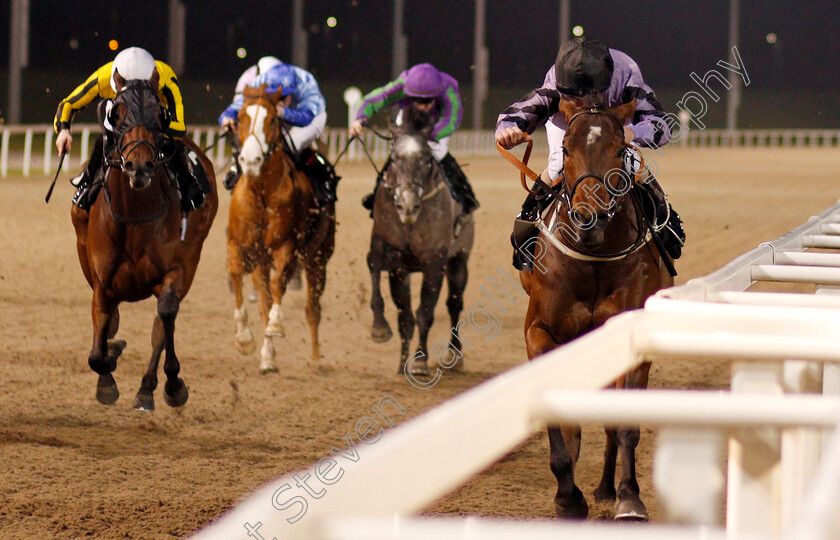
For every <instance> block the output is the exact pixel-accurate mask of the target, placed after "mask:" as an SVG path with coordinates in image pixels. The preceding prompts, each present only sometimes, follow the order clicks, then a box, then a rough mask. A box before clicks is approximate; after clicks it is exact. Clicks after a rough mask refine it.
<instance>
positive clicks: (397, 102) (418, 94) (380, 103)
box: [350, 64, 479, 214]
mask: <svg viewBox="0 0 840 540" xmlns="http://www.w3.org/2000/svg"><path fill="white" fill-rule="evenodd" d="M391 106H393V107H397V108H398V109H400V111H402V109H405V108H407V107H416V108H418V109H420V110H421V111H424V112H426V113H427V114H428V115H429V116H430V117H431V118H432V120H433V121H434V122H435V126H434V128H433V129H432V132H431V135H430V136H429V147H430V148H431V149H432V155H433V156H434V157H435V159H436V160H437V161H438V162H439V163H440V165H441V169H442V171H443V173H444V177H445V178H446V180H447V184H448V185H449V189H450V192H451V193H452V196H453V198H454V199H455V200H456V201H458V202H459V203H461V205H462V207H463V210H464V213H465V214H469V213H471V212H472V211H474V210H475V209H476V208H478V206H479V204H478V201H477V200H476V198H475V195H474V194H473V191H472V188H471V187H470V184H469V181H468V180H467V177H466V175H464V172H463V171H462V170H461V167H460V166H459V165H458V162H457V161H455V158H454V157H453V156H452V154H450V153H449V141H450V139H451V137H452V134H453V133H454V132H455V130H456V129H458V126H460V125H461V120H463V118H464V107H463V105H462V104H461V96H460V94H459V93H458V81H456V80H455V79H454V78H453V77H451V76H450V75H448V74H446V73H443V72H441V71H438V70H437V68H435V67H434V66H433V65H431V64H418V65H416V66H414V67H412V68H411V69H408V70H406V71H403V72H402V73H400V76H399V77H397V78H396V80H394V81H391V82H389V83H388V84H386V85H385V86H382V87H381V88H377V89H376V90H373V91H372V92H370V93H369V94H367V95H366V96H364V97H363V98H362V103H361V104H360V105H359V109H358V112H357V113H356V121H355V122H353V125H352V126H350V135H352V136H359V135H361V133H362V131H363V130H364V128H365V127H366V125H367V123H368V121H369V120H370V118H371V117H372V116H373V115H374V114H376V113H377V112H378V111H380V110H382V109H384V108H386V107H391ZM401 120H402V114H401V112H400V113H399V114H398V115H397V124H398V125H399V124H400V122H401ZM388 165H389V163H386V164H385V167H387V166H388ZM383 172H384V168H383ZM376 183H377V185H379V178H377V182H376ZM372 195H373V194H370V195H368V196H367V197H365V199H364V200H363V202H362V204H363V205H364V206H365V207H366V208H372V207H373V196H372Z"/></svg>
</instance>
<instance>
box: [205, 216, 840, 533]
mask: <svg viewBox="0 0 840 540" xmlns="http://www.w3.org/2000/svg"><path fill="white" fill-rule="evenodd" d="M838 224H840V204H838V205H835V206H833V207H832V208H830V209H828V210H827V211H825V212H823V213H822V214H821V215H819V216H816V217H813V218H811V220H810V221H809V222H808V223H806V224H804V225H802V226H800V227H797V228H796V229H794V230H792V231H790V232H789V233H787V234H786V235H784V236H782V237H780V238H778V239H777V240H774V241H773V242H768V243H764V244H761V245H760V246H759V247H758V248H756V249H754V250H752V251H750V252H748V253H746V254H744V255H742V256H741V257H738V258H737V259H735V260H734V261H732V262H731V263H729V264H728V265H726V266H724V267H723V268H722V269H720V270H718V271H717V272H714V273H712V274H710V275H708V276H706V277H704V278H699V279H694V280H691V281H689V282H688V283H687V284H685V285H682V286H679V287H673V288H670V289H666V290H663V291H660V292H659V293H658V294H657V295H656V296H655V297H652V298H650V299H649V300H648V302H647V303H646V306H645V308H644V309H643V310H639V311H636V312H630V313H625V314H621V315H618V316H616V317H614V318H612V319H610V320H609V321H608V322H607V323H606V324H605V325H604V326H603V327H602V328H600V329H598V330H596V331H594V332H591V333H589V334H587V335H585V336H583V337H581V338H579V339H577V340H575V341H573V342H571V343H569V344H568V345H566V346H564V347H561V348H559V349H556V350H554V351H552V352H550V353H548V354H546V355H544V356H542V357H540V358H538V359H535V360H534V361H532V362H529V363H528V364H525V365H522V366H520V367H517V368H515V369H512V370H510V371H508V372H506V373H503V374H501V375H499V376H497V377H495V378H494V379H492V380H490V381H488V382H486V383H484V384H482V385H480V386H478V387H476V388H474V389H472V390H470V391H467V392H465V393H463V394H461V395H459V396H456V397H455V398H453V399H451V400H449V401H447V402H446V403H444V404H442V405H440V406H438V407H436V408H434V409H432V410H430V411H428V412H427V413H425V414H423V415H421V416H419V417H416V418H414V419H412V420H411V421H408V422H405V423H404V424H402V425H400V426H398V427H395V428H393V429H391V430H389V431H388V432H386V433H385V434H384V435H383V436H382V439H381V440H379V441H378V442H377V443H376V444H375V445H370V446H369V445H365V444H360V445H358V446H356V447H355V450H354V452H355V453H354V454H348V455H354V456H355V457H356V459H355V460H354V461H353V463H349V462H347V461H345V460H342V461H341V466H342V467H346V468H342V476H341V477H340V482H339V481H337V480H336V481H335V482H333V484H330V485H325V487H326V488H328V489H327V490H326V491H327V493H326V494H322V495H321V496H322V498H320V499H318V500H313V499H309V504H308V505H307V507H306V508H303V506H302V504H301V503H298V504H297V506H294V505H293V504H291V503H290V504H287V505H284V503H286V502H287V500H288V499H289V498H290V497H289V496H288V493H287V494H286V495H285V496H281V495H283V493H285V492H287V491H288V489H291V486H295V485H296V484H297V485H298V486H300V485H301V484H300V483H299V482H300V481H301V479H304V478H305V477H304V476H301V475H302V474H304V475H305V474H310V477H309V478H311V477H312V475H314V476H315V477H318V478H321V476H319V474H320V473H324V471H323V470H321V469H319V468H318V467H319V466H318V465H316V466H315V467H314V468H313V467H310V468H309V469H308V473H307V471H297V472H296V473H289V474H287V475H285V476H283V477H282V478H280V479H278V480H276V481H274V482H272V483H271V484H270V485H268V486H266V487H264V488H262V489H260V490H259V491H258V492H256V493H255V494H254V495H252V496H250V497H249V498H248V499H247V500H246V501H244V502H243V503H241V504H240V505H238V506H237V507H235V508H234V509H232V510H231V511H230V512H229V513H227V514H226V515H224V516H222V517H221V518H220V519H219V520H218V521H217V522H215V523H214V524H212V525H210V526H209V527H207V528H206V529H205V530H203V531H200V532H198V533H197V535H196V536H195V537H196V538H201V539H222V538H224V539H229V538H243V539H244V538H257V539H259V538H266V539H270V538H274V537H276V538H323V539H327V538H329V539H338V538H341V539H350V538H442V537H447V538H514V537H517V538H518V537H529V538H548V537H560V535H563V534H566V535H568V536H567V537H574V538H584V539H615V540H618V539H619V538H621V539H626V538H636V537H639V538H641V537H642V535H644V538H647V539H651V540H652V539H658V538H674V539H689V538H721V539H722V538H728V539H747V538H763V539H778V538H784V539H794V538H796V539H800V538H807V539H808V540H828V539H836V538H840V512H838V511H837V509H838V508H840V430H838V429H837V428H838V427H840V376H838V374H840V369H838V366H840V331H838V328H840V310H838V309H837V308H838V307H840V295H831V294H830V293H831V292H833V291H836V289H833V288H831V287H833V285H834V283H835V276H834V272H830V271H829V272H827V273H825V274H823V273H822V272H818V271H816V270H833V269H834V268H837V267H838V266H840V263H838V261H837V259H838V255H836V254H817V253H810V252H807V253H806V252H803V250H804V249H805V248H806V247H810V246H814V245H826V244H832V245H833V242H828V241H827V240H829V239H830V240H834V239H835V238H840V236H835V237H832V235H835V234H838V232H840V226H838ZM825 236H828V237H829V238H823V237H825ZM832 267H833V268H832ZM780 268H784V269H785V270H786V272H785V273H784V275H782V274H781V273H780V272H779V269H780ZM815 269H816V270H815ZM777 279H793V280H794V281H797V282H807V281H811V282H812V283H816V284H817V286H818V289H817V293H819V294H816V295H815V294H795V293H766V292H764V293H753V292H744V291H746V289H748V288H749V287H750V286H751V285H752V284H754V283H755V282H756V281H758V280H777ZM824 284H828V286H826V285H824ZM674 356H687V357H691V358H701V359H702V358H718V359H720V358H728V359H730V360H731V361H732V373H733V375H732V382H731V388H730V390H729V391H718V392H700V391H656V390H648V391H645V392H633V391H605V390H600V388H603V387H604V386H605V385H606V384H608V383H609V382H610V381H611V380H613V379H614V378H616V377H617V376H619V375H620V374H622V373H624V372H625V371H627V370H628V369H631V368H633V367H634V366H636V365H638V363H639V362H641V361H642V360H645V359H651V358H671V357H674ZM584 359H585V361H584ZM594 366H598V369H594ZM580 421H588V422H607V423H611V424H616V423H629V424H637V423H645V424H647V425H652V426H656V427H658V429H659V436H658V449H657V453H656V461H655V466H654V471H655V472H654V484H655V486H656V489H657V492H658V495H659V500H660V501H661V503H662V507H663V513H664V515H665V520H666V521H670V522H671V523H672V524H680V525H682V526H681V527H675V526H673V525H660V524H656V525H653V526H649V527H645V528H643V529H637V528H633V527H630V528H628V526H621V525H617V524H616V525H607V524H605V525H595V526H593V525H590V524H586V525H579V524H574V523H533V522H509V521H504V522H500V521H494V520H486V519H474V518H471V519H466V520H453V519H419V518H412V517H411V515H412V514H413V513H416V512H418V511H419V510H421V509H422V508H424V507H425V506H427V505H428V504H430V503H431V502H433V501H434V500H436V499H438V498H440V497H442V496H443V495H445V494H446V493H448V492H449V491H451V490H452V489H454V488H455V487H457V486H458V485H461V484H463V483H464V482H466V481H467V480H468V479H469V478H470V477H471V476H473V475H475V474H477V473H478V472H480V471H481V470H482V469H484V468H486V467H487V466H489V465H490V464H492V463H493V462H495V461H496V460H498V459H499V458H501V457H502V456H504V455H505V454H506V453H507V452H509V451H510V450H511V449H513V448H514V447H515V446H516V445H517V444H519V443H520V442H522V441H523V440H524V439H526V438H527V437H528V436H530V435H531V434H532V433H534V432H536V431H538V430H541V429H543V428H544V426H545V425H547V424H558V423H561V424H562V423H564V422H580ZM335 450H336V451H337V449H335ZM429 456H434V459H433V460H432V462H433V465H431V466H428V467H427V466H423V465H422V464H423V463H430V461H429ZM336 459H338V458H336ZM724 459H725V460H726V462H727V463H726V466H724ZM322 461H323V460H322ZM319 471H320V473H319ZM295 474H297V476H295ZM332 478H333V479H334V478H335V476H333V477H332ZM312 481H313V482H314V481H315V480H314V479H313V480H312ZM304 483H305V481H304ZM286 485H288V486H289V487H288V488H284V486H286ZM724 489H725V490H726V518H725V522H723V520H722V519H721V516H720V515H719V509H720V508H721V506H722V501H723V500H724ZM290 521H294V522H290Z"/></svg>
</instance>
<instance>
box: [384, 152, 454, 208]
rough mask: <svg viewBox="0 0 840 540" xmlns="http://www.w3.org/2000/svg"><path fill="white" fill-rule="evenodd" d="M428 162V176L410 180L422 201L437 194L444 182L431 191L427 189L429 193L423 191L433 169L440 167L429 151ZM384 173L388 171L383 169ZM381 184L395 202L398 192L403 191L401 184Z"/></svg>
mask: <svg viewBox="0 0 840 540" xmlns="http://www.w3.org/2000/svg"><path fill="white" fill-rule="evenodd" d="M391 162H392V163H393V160H391ZM429 162H430V163H429V174H428V176H426V177H425V178H424V179H423V180H421V181H415V180H412V182H411V186H412V188H413V190H414V191H416V192H417V194H418V196H419V197H420V199H421V200H423V201H425V200H428V199H430V198H432V197H433V196H435V195H436V194H437V192H438V191H440V189H441V187H442V186H443V184H444V182H443V181H441V182H439V183H438V184H437V185H436V186H435V187H434V188H433V189H432V190H431V191H429V193H424V191H425V188H424V186H425V185H426V184H427V183H428V182H429V180H430V179H431V178H432V176H434V174H435V169H438V170H439V169H440V165H439V164H438V163H437V161H436V160H435V158H434V156H432V155H431V153H430V154H429ZM388 170H390V167H389V168H388ZM385 174H388V171H385ZM382 186H383V187H384V188H385V189H387V190H388V191H390V192H391V196H392V197H393V199H394V202H396V201H397V200H398V199H399V196H400V193H402V191H403V190H401V189H400V187H401V186H391V185H390V184H389V183H388V182H382Z"/></svg>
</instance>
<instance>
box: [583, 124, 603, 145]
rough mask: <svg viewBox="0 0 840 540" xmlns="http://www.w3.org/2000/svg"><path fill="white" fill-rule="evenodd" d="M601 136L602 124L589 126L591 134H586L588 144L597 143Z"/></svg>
mask: <svg viewBox="0 0 840 540" xmlns="http://www.w3.org/2000/svg"><path fill="white" fill-rule="evenodd" d="M600 136H601V126H589V134H588V135H587V136H586V144H595V141H597V140H598V137H600Z"/></svg>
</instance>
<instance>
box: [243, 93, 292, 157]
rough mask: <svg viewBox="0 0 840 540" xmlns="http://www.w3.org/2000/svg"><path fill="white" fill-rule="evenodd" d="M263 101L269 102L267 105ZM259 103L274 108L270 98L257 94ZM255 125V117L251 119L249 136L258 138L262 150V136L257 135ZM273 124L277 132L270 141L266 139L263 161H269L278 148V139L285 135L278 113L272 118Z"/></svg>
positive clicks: (267, 107)
mask: <svg viewBox="0 0 840 540" xmlns="http://www.w3.org/2000/svg"><path fill="white" fill-rule="evenodd" d="M263 101H265V102H267V105H264V104H263ZM257 105H259V106H261V107H265V108H266V109H273V108H274V105H273V104H272V103H271V101H269V100H268V99H266V98H265V97H263V96H257ZM242 109H243V110H244V109H245V106H244V105H243V106H242ZM254 125H255V122H254V120H253V119H251V126H250V130H249V131H248V137H250V136H251V135H253V136H254V138H255V139H256V140H257V144H259V145H260V150H262V149H263V148H262V143H261V142H260V138H259V137H257V136H256V132H255V131H254ZM271 125H272V127H273V128H274V129H275V131H276V133H277V134H276V135H275V136H274V137H273V138H272V139H271V140H270V141H266V148H265V150H264V151H263V153H262V156H263V162H267V161H268V158H269V157H271V154H272V153H274V151H275V150H276V149H277V140H278V139H283V136H282V133H281V128H280V118H279V117H278V116H277V115H275V116H274V117H273V118H272V119H271ZM248 137H246V138H245V139H246V140H247V139H248ZM244 142H245V141H241V142H240V143H239V144H240V145H241V144H243V143H244Z"/></svg>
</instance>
